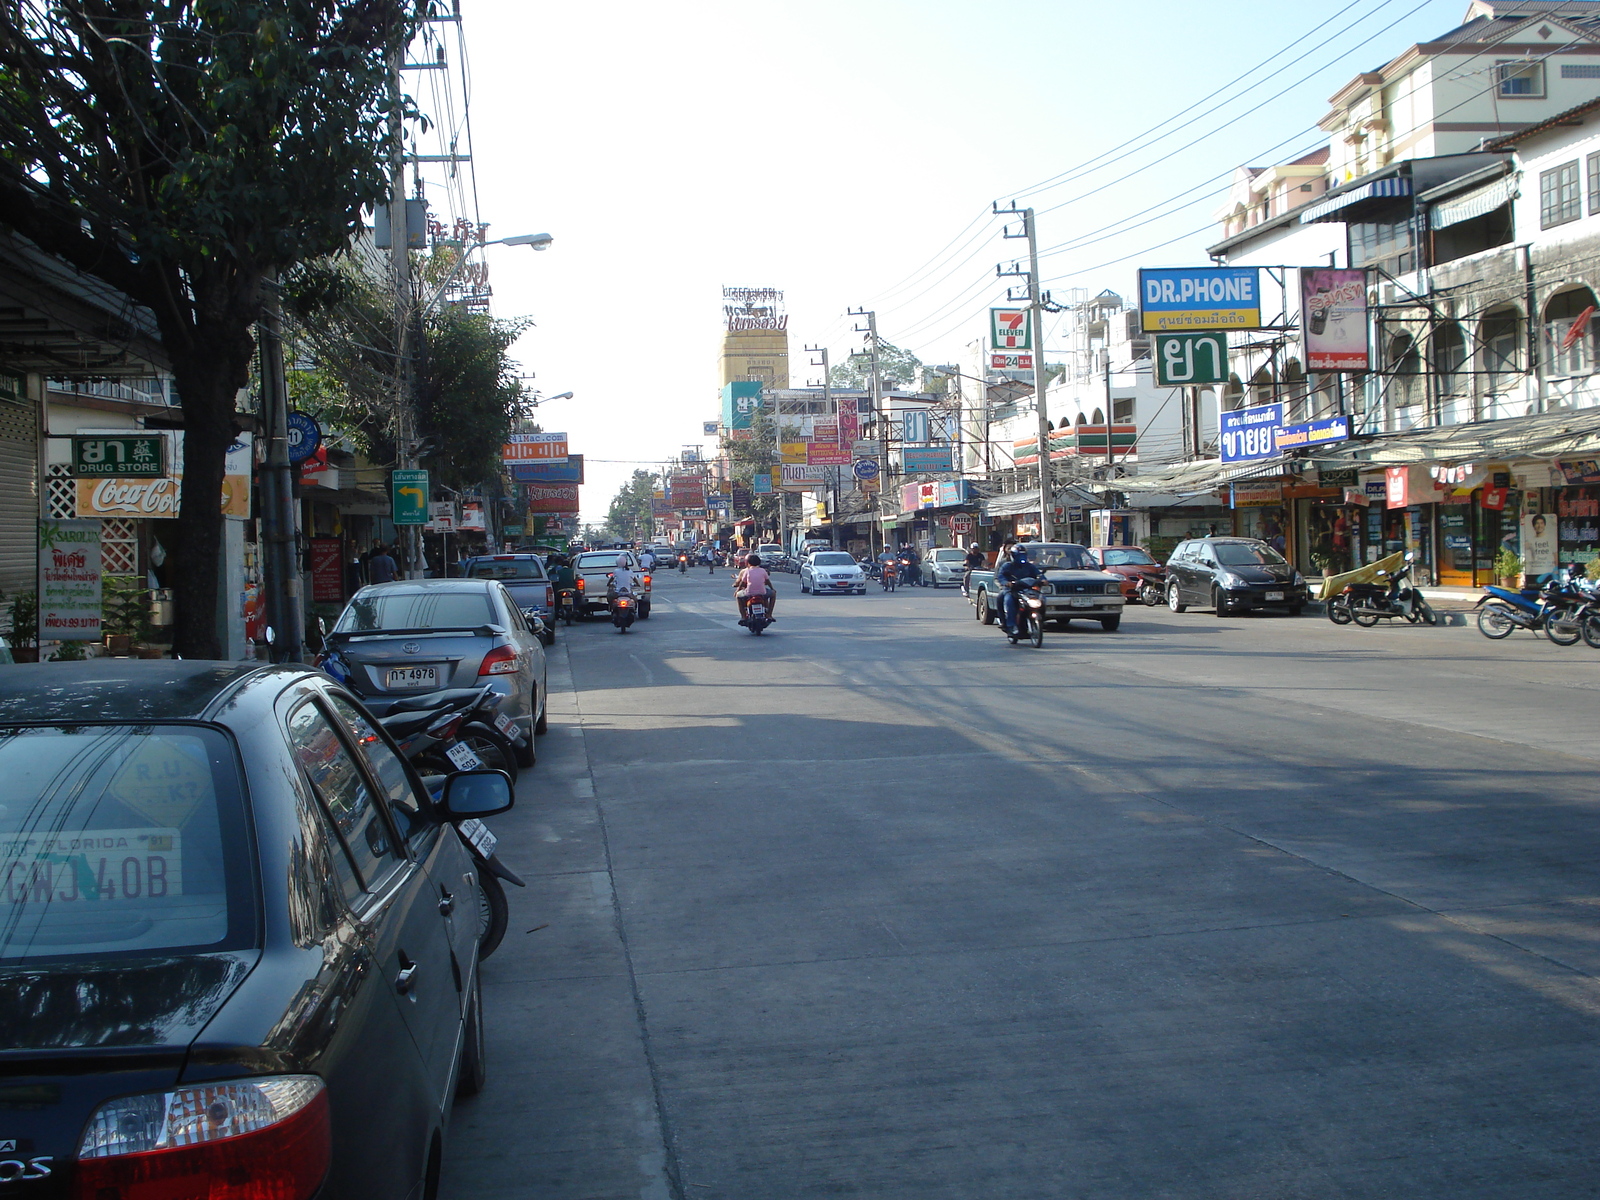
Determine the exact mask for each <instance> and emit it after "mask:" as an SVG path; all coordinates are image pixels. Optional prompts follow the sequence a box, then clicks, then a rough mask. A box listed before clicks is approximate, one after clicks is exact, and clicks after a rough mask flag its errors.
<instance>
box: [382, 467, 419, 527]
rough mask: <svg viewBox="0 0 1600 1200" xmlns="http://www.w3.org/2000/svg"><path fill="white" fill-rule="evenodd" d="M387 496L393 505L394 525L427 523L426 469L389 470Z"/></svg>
mask: <svg viewBox="0 0 1600 1200" xmlns="http://www.w3.org/2000/svg"><path fill="white" fill-rule="evenodd" d="M389 497H390V500H391V501H392V503H393V505H394V523H395V524H396V525H426V524H427V523H428V473H427V472H426V471H392V472H390V474H389Z"/></svg>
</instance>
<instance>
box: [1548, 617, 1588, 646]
mask: <svg viewBox="0 0 1600 1200" xmlns="http://www.w3.org/2000/svg"><path fill="white" fill-rule="evenodd" d="M1544 635H1545V637H1547V638H1549V639H1550V640H1551V641H1552V642H1554V643H1555V644H1556V645H1558V646H1576V645H1577V644H1578V641H1579V639H1580V638H1582V637H1583V626H1582V624H1581V622H1580V621H1579V620H1578V617H1577V614H1575V613H1574V612H1573V611H1572V610H1571V609H1566V608H1561V609H1557V610H1556V611H1555V612H1553V613H1550V614H1549V615H1548V616H1546V617H1545V621H1544Z"/></svg>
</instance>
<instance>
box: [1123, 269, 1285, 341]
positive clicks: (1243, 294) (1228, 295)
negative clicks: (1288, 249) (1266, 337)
mask: <svg viewBox="0 0 1600 1200" xmlns="http://www.w3.org/2000/svg"><path fill="white" fill-rule="evenodd" d="M1139 297H1140V299H1141V300H1142V301H1143V303H1142V304H1140V306H1139V310H1140V319H1141V321H1142V322H1143V324H1144V329H1145V332H1146V333H1180V332H1182V331H1184V330H1186V329H1258V328H1260V326H1261V270H1260V268H1259V267H1160V268H1156V269H1153V270H1152V269H1149V268H1141V269H1140V271H1139Z"/></svg>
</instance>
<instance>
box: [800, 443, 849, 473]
mask: <svg viewBox="0 0 1600 1200" xmlns="http://www.w3.org/2000/svg"><path fill="white" fill-rule="evenodd" d="M852 461H853V456H852V455H851V453H850V447H849V446H840V445H838V444H837V443H834V442H807V443H806V464H807V465H808V466H813V467H848V466H849V465H850V463H851V462H852Z"/></svg>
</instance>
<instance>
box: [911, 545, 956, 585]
mask: <svg viewBox="0 0 1600 1200" xmlns="http://www.w3.org/2000/svg"><path fill="white" fill-rule="evenodd" d="M966 573H967V552H966V551H965V550H960V549H957V548H956V547H954V546H940V547H938V548H936V549H933V550H929V551H928V552H927V553H926V554H924V555H923V556H922V578H923V579H924V580H926V581H927V582H928V583H930V584H932V585H933V586H934V587H936V588H937V587H944V586H945V585H946V584H949V585H950V586H951V587H960V586H961V580H962V578H963V577H964V576H965V575H966Z"/></svg>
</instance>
